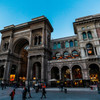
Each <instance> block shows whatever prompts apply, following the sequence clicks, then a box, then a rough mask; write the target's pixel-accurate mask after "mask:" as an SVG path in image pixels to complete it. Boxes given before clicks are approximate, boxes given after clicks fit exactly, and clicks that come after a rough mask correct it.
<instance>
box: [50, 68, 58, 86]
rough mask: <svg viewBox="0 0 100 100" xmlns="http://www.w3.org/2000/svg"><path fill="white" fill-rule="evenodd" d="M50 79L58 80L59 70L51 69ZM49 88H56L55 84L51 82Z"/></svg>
mask: <svg viewBox="0 0 100 100" xmlns="http://www.w3.org/2000/svg"><path fill="white" fill-rule="evenodd" d="M51 79H55V80H59V69H58V68H57V67H53V68H52V69H51ZM51 86H53V87H55V86H57V82H56V81H51Z"/></svg>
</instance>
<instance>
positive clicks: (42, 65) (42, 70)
mask: <svg viewBox="0 0 100 100" xmlns="http://www.w3.org/2000/svg"><path fill="white" fill-rule="evenodd" d="M41 80H42V81H44V55H42V62H41Z"/></svg>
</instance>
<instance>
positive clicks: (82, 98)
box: [0, 87, 100, 100]
mask: <svg viewBox="0 0 100 100" xmlns="http://www.w3.org/2000/svg"><path fill="white" fill-rule="evenodd" d="M12 90H13V88H10V87H7V89H4V90H1V88H0V100H10V96H9V94H10V92H11V91H12ZM31 94H32V98H31V99H26V100H41V99H40V97H41V92H39V93H35V91H34V90H31ZM46 95H47V98H46V99H45V98H43V99H42V100H100V94H98V93H97V91H92V92H90V91H68V93H64V92H61V91H53V89H52V91H47V93H46ZM27 96H28V95H27ZM14 100H22V89H19V88H18V89H16V95H15V98H14Z"/></svg>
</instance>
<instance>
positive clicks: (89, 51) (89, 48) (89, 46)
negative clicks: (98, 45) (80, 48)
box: [86, 43, 94, 55]
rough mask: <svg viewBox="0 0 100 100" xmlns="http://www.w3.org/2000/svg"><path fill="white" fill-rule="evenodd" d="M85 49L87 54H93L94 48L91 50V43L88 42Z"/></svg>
mask: <svg viewBox="0 0 100 100" xmlns="http://www.w3.org/2000/svg"><path fill="white" fill-rule="evenodd" d="M86 49H87V53H88V55H94V50H93V46H92V44H90V43H88V44H87V45H86Z"/></svg>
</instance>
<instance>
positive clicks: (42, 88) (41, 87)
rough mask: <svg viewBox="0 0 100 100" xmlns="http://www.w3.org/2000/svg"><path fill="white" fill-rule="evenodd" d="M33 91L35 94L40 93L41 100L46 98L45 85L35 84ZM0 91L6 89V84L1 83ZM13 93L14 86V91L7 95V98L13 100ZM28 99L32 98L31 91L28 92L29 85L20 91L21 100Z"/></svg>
mask: <svg viewBox="0 0 100 100" xmlns="http://www.w3.org/2000/svg"><path fill="white" fill-rule="evenodd" d="M33 88H34V90H35V92H36V93H38V92H39V91H40V92H41V93H42V94H41V97H40V98H41V99H42V98H43V97H44V98H46V90H45V88H46V85H45V83H36V84H34V86H33ZM1 89H2V90H3V89H6V84H4V83H1ZM15 91H16V85H15V86H14V89H13V90H12V91H11V93H10V94H9V96H10V97H11V100H14V96H15ZM27 98H28V99H30V98H32V96H31V91H30V85H29V84H28V86H25V85H23V91H22V100H26V99H27Z"/></svg>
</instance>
